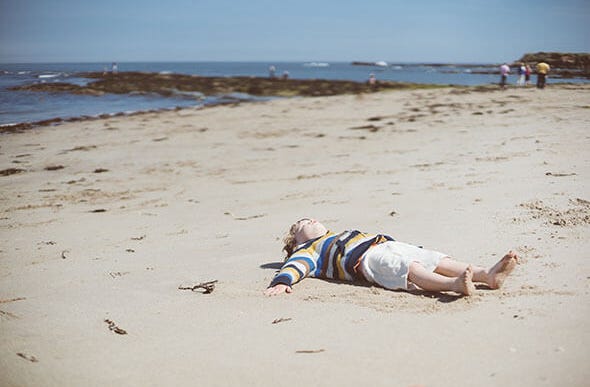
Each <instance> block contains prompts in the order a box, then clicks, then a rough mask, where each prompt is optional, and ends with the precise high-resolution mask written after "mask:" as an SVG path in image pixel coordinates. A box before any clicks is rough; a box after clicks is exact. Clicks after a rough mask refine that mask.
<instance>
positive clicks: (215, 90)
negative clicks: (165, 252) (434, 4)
mask: <svg viewBox="0 0 590 387" xmlns="http://www.w3.org/2000/svg"><path fill="white" fill-rule="evenodd" d="M77 76H79V77H84V78H92V79H97V80H96V81H93V82H90V83H88V84H87V85H86V86H78V85H73V84H68V83H36V84H30V85H23V86H17V87H14V88H12V89H11V90H29V91H47V92H69V93H75V94H94V95H100V94H104V93H115V94H130V93H157V94H160V95H163V96H173V95H175V94H178V93H201V94H203V95H223V94H228V93H246V94H250V95H254V96H329V95H338V94H359V93H366V92H373V91H380V90H387V89H416V88H429V87H441V86H435V85H423V84H414V83H404V82H390V81H380V82H377V84H375V85H369V84H367V83H362V82H353V81H341V80H324V79H277V78H273V79H271V78H256V77H200V76H194V75H185V74H158V73H141V72H121V73H117V74H111V73H108V74H103V73H82V74H77Z"/></svg>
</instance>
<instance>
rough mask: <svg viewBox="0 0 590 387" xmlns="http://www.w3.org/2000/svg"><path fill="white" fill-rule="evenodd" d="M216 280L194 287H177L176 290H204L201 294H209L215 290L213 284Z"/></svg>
mask: <svg viewBox="0 0 590 387" xmlns="http://www.w3.org/2000/svg"><path fill="white" fill-rule="evenodd" d="M216 282H217V280H213V281H207V282H201V283H200V284H196V285H194V286H179V287H178V289H180V290H191V291H193V292H194V291H196V290H197V289H204V290H205V291H204V292H203V294H209V293H211V292H213V290H215V283H216Z"/></svg>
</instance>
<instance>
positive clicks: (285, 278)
mask: <svg viewBox="0 0 590 387" xmlns="http://www.w3.org/2000/svg"><path fill="white" fill-rule="evenodd" d="M312 270H315V262H314V261H313V260H312V259H311V258H310V257H309V256H306V255H297V256H294V257H291V258H289V259H288V260H287V262H285V264H284V265H283V267H282V268H281V271H279V273H278V274H277V275H276V276H275V277H274V278H273V280H272V282H271V283H270V285H269V287H268V288H267V289H266V291H265V292H264V294H266V295H267V296H274V295H277V294H283V293H291V292H292V291H293V289H292V286H293V285H294V284H295V283H297V282H299V281H301V280H302V279H303V278H305V277H307V275H308V274H309V273H310V272H311V271H312Z"/></svg>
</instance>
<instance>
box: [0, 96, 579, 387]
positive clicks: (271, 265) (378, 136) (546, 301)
mask: <svg viewBox="0 0 590 387" xmlns="http://www.w3.org/2000/svg"><path fill="white" fill-rule="evenodd" d="M589 92H590V86H580V85H577V86H573V85H571V86H551V87H549V88H547V89H546V90H543V91H539V90H536V89H534V88H526V89H516V88H511V89H508V90H505V91H500V90H495V91H489V92H485V93H481V92H474V91H469V89H465V88H460V89H454V88H450V89H435V90H407V91H388V92H379V93H371V94H360V95H340V96H331V97H306V98H290V99H283V100H275V101H270V102H263V103H253V104H240V105H232V106H218V107H213V108H207V109H183V110H178V111H168V112H159V113H146V114H141V115H134V116H129V117H111V118H105V119H98V120H91V121H80V122H69V123H64V124H62V125H58V126H45V127H37V128H33V129H29V130H26V131H24V132H20V133H3V134H2V135H0V146H1V147H0V171H1V172H2V173H0V192H1V195H0V211H1V215H0V230H1V231H0V275H1V279H0V384H2V385H6V386H21V385H27V386H41V385H43V386H58V385H59V386H61V385H90V386H102V385H171V384H174V385H187V386H188V385H195V384H198V385H208V386H226V385H257V386H271V385H276V384H279V383H285V381H286V380H288V381H289V383H290V384H291V383H293V382H291V381H292V380H297V382H296V384H297V385H299V384H301V385H308V386H316V385H317V386H326V385H344V386H352V385H358V384H359V383H364V384H367V385H372V386H391V385H396V386H409V385H424V386H456V385H478V386H497V385H507V386H540V385H547V386H557V385H568V386H582V385H585V384H586V382H587V380H588V378H589V377H590V371H589V370H588V367H586V364H588V363H589V362H590V352H588V349H587V348H588V346H589V345H590V333H589V331H588V329H587V322H588V317H590V302H589V301H590V296H589V291H590V288H589V286H590V282H589V281H590V280H589V278H590V277H589V274H588V273H590V263H589V262H590V260H589V259H588V257H589V256H588V251H590V238H589V236H590V234H589V228H588V225H589V223H590V195H589V192H590V190H589V184H588V181H589V179H588V176H589V175H590V152H589V150H590V146H589V144H590V134H588V127H589V123H590V99H589V98H588V96H589V95H590V94H589ZM303 216H312V217H315V218H317V219H319V220H321V221H322V222H324V223H325V224H326V225H327V226H328V227H329V228H330V229H332V230H334V231H339V230H343V229H346V228H358V229H361V230H364V231H367V232H386V233H389V234H391V235H392V236H394V237H395V238H396V239H399V240H402V241H406V242H410V243H415V244H420V245H424V246H425V247H428V248H432V249H436V250H440V251H444V252H446V253H448V254H449V255H452V256H453V257H455V258H457V259H461V260H464V261H469V262H472V263H474V264H480V265H484V266H487V265H491V264H493V263H494V262H495V261H497V260H498V259H499V258H500V257H501V256H502V255H503V254H504V253H505V252H506V251H508V250H509V249H514V250H515V251H517V253H518V254H519V255H520V257H521V260H520V264H519V265H518V266H517V268H516V269H515V272H514V273H513V275H512V276H510V277H509V278H508V279H507V281H506V283H505V286H504V288H503V289H501V290H488V289H484V288H483V287H480V288H478V289H477V291H476V294H475V295H474V296H472V297H467V298H460V297H456V296H454V295H452V294H442V295H436V294H429V293H418V294H409V293H405V292H393V291H387V290H384V289H380V288H376V287H368V286H362V285H352V284H347V283H338V282H328V281H322V280H317V279H306V280H304V281H303V282H301V283H300V284H298V285H296V286H295V287H294V292H293V293H292V294H290V295H284V296H281V297H273V298H266V297H264V296H263V295H262V292H263V290H264V289H265V287H266V286H267V284H268V283H269V282H270V280H271V278H272V277H273V275H274V273H275V271H276V270H277V269H278V268H279V267H280V264H281V260H282V256H281V251H280V249H281V247H282V245H281V243H280V239H281V237H282V235H283V233H284V232H285V231H286V229H287V228H288V226H289V225H290V223H291V222H292V221H294V220H296V219H299V218H301V217H303ZM209 281H217V282H214V283H213V284H212V285H213V287H214V288H213V289H212V291H210V292H209V291H207V288H206V286H203V287H195V286H196V285H199V284H203V283H206V282H209ZM204 285H207V284H204ZM193 287H195V289H194V291H193V290H191V288H193ZM184 288H187V289H184Z"/></svg>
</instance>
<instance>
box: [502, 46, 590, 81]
mask: <svg viewBox="0 0 590 387" xmlns="http://www.w3.org/2000/svg"><path fill="white" fill-rule="evenodd" d="M521 62H525V63H528V64H530V65H531V66H534V65H535V64H536V63H539V62H545V63H547V64H548V65H549V66H551V76H553V77H555V76H556V75H558V76H561V77H562V78H573V77H583V78H590V53H563V52H536V53H532V54H531V53H529V54H524V55H523V56H522V57H521V58H520V59H518V60H517V61H515V62H514V65H517V64H519V63H521Z"/></svg>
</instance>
